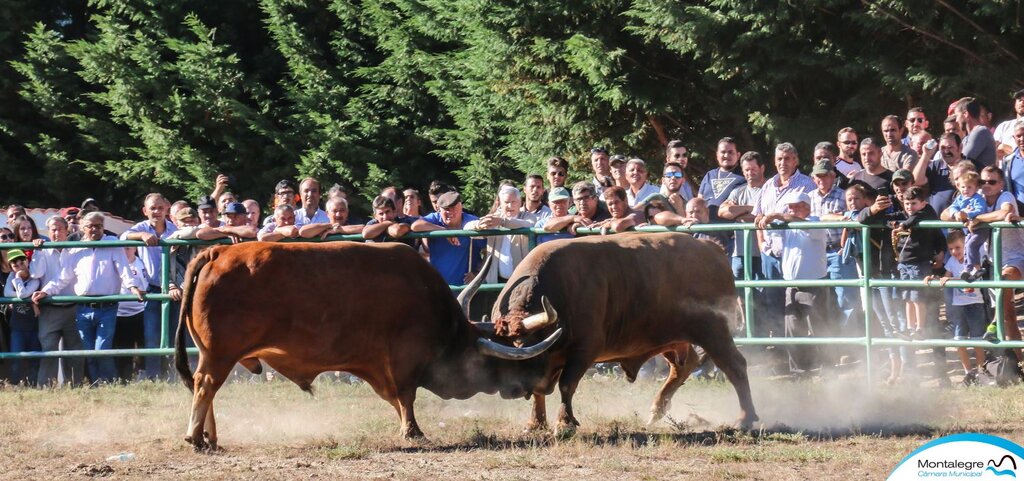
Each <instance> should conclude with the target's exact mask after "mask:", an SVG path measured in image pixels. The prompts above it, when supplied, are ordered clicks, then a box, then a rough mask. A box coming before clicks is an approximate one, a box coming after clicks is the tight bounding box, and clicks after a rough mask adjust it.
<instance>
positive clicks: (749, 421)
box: [736, 414, 761, 431]
mask: <svg viewBox="0 0 1024 481" xmlns="http://www.w3.org/2000/svg"><path fill="white" fill-rule="evenodd" d="M759 419H761V418H759V417H757V414H751V415H749V416H741V417H740V418H739V419H737V420H736V427H737V428H739V429H742V430H744V431H746V430H749V429H750V428H752V427H754V423H755V422H756V421H757V420H759Z"/></svg>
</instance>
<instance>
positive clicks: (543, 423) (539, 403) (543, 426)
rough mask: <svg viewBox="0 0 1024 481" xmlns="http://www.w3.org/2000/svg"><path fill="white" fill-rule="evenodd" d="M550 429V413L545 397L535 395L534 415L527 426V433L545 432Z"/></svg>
mask: <svg viewBox="0 0 1024 481" xmlns="http://www.w3.org/2000/svg"><path fill="white" fill-rule="evenodd" d="M547 428H548V412H547V406H546V405H545V403H544V395H543V394H537V393H533V413H532V415H531V416H530V422H529V423H528V424H527V425H526V430H527V431H544V430H547Z"/></svg>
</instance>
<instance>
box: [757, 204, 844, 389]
mask: <svg viewBox="0 0 1024 481" xmlns="http://www.w3.org/2000/svg"><path fill="white" fill-rule="evenodd" d="M779 204H781V205H784V206H785V209H786V211H785V212H784V213H775V214H770V215H768V216H767V217H766V218H765V219H766V221H767V222H769V223H774V222H787V223H788V222H802V221H816V220H818V218H817V217H814V216H813V215H811V197H810V195H808V194H807V193H806V192H802V191H791V192H787V193H786V194H784V195H783V196H782V197H781V198H780V199H779ZM826 237H827V234H826V232H825V230H823V229H787V230H784V231H782V278H783V279H785V280H787V281H792V280H817V279H825V278H826V277H827V276H828V263H827V261H826V258H825V248H826ZM828 305H829V289H828V288H827V287H787V288H786V303H785V320H786V327H785V334H786V337H809V336H810V337H814V336H818V337H822V336H827V335H828V333H830V332H833V329H831V328H830V326H829V325H828V324H827V323H826V318H825V314H826V312H827V306H828ZM787 351H789V363H790V370H791V371H793V372H795V373H801V372H806V371H808V370H810V369H813V368H817V367H820V366H821V365H822V361H824V359H822V358H821V356H820V352H819V349H818V347H817V346H792V347H790V348H788V349H787Z"/></svg>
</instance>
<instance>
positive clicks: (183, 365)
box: [174, 248, 217, 391]
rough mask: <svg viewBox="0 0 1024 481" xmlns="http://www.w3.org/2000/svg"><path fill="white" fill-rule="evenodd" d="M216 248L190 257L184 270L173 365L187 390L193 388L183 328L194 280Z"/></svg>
mask: <svg viewBox="0 0 1024 481" xmlns="http://www.w3.org/2000/svg"><path fill="white" fill-rule="evenodd" d="M216 250H217V249H216V248H211V249H206V250H205V251H203V252H200V253H199V255H197V256H196V257H195V259H192V262H191V263H190V264H189V265H188V270H186V271H185V282H184V284H185V285H184V286H182V293H181V297H182V302H181V315H179V316H178V330H177V332H176V333H175V336H174V367H175V368H176V369H177V370H178V374H179V375H180V376H181V380H182V382H184V383H185V386H186V387H188V390H189V391H192V390H193V389H194V387H193V383H194V381H193V380H192V368H191V367H189V365H188V355H187V354H186V352H185V330H186V329H188V322H190V321H191V320H192V297H193V295H194V294H195V290H196V282H198V280H199V273H200V272H202V270H203V267H205V266H206V264H208V263H209V262H210V261H212V260H213V258H214V256H213V252H214V251H216Z"/></svg>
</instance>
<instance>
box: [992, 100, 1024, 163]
mask: <svg viewBox="0 0 1024 481" xmlns="http://www.w3.org/2000/svg"><path fill="white" fill-rule="evenodd" d="M1013 113H1014V114H1016V116H1015V117H1014V118H1012V119H1010V120H1006V121H1004V122H1001V123H1000V124H999V126H997V127H996V132H995V139H996V142H997V143H998V146H999V148H998V149H997V153H996V155H997V156H999V157H1000V158H1002V157H1006V156H1007V155H1010V154H1011V153H1013V150H1014V149H1016V148H1017V142H1016V141H1015V140H1014V139H1013V131H1014V124H1015V123H1016V122H1021V121H1024V89H1020V90H1018V91H1016V92H1014V93H1013Z"/></svg>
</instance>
